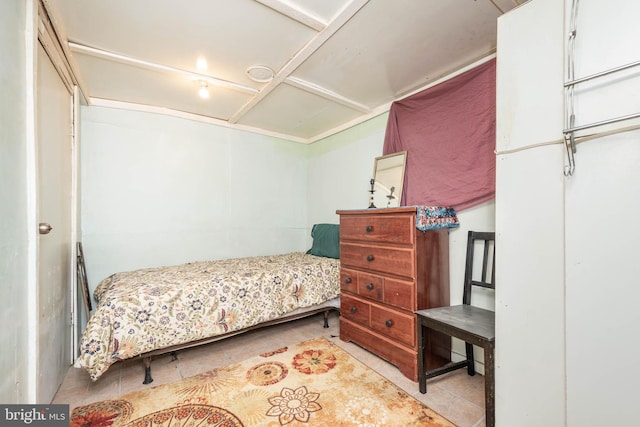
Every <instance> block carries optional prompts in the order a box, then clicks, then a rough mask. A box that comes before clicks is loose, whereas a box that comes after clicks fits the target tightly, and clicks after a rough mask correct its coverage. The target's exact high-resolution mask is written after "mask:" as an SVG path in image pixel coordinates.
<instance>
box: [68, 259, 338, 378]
mask: <svg viewBox="0 0 640 427" xmlns="http://www.w3.org/2000/svg"><path fill="white" fill-rule="evenodd" d="M339 294H340V261H339V260H337V259H333V258H324V257H318V256H314V255H307V254H305V253H303V252H293V253H289V254H284V255H274V256H260V257H249V258H236V259H227V260H218V261H206V262H193V263H188V264H183V265H177V266H172V267H161V268H150V269H144V270H136V271H131V272H126V273H116V274H114V275H112V276H110V277H108V278H106V279H105V280H103V281H102V282H101V283H100V284H99V285H98V287H97V288H96V290H95V292H94V297H95V298H96V300H97V301H98V306H97V308H96V310H95V312H94V314H93V315H92V316H91V319H90V320H89V322H88V324H87V327H86V329H85V331H84V333H83V335H82V339H81V342H80V353H81V354H80V359H79V363H80V366H82V367H83V368H84V369H85V370H86V371H87V372H88V373H89V375H90V376H91V379H92V380H94V381H95V380H96V379H98V378H99V377H100V375H102V374H103V373H104V372H105V371H106V370H107V369H108V368H109V366H111V365H112V364H113V363H115V362H117V361H119V360H124V359H128V358H131V357H133V356H137V355H139V354H142V353H146V352H149V351H152V350H156V349H161V348H166V347H170V346H173V345H178V344H184V343H188V342H192V341H196V340H199V339H204V338H209V337H212V336H215V335H221V334H224V333H227V332H232V331H237V330H240V329H243V328H246V327H249V326H253V325H257V324H259V323H262V322H265V321H269V320H273V319H276V318H278V317H280V316H282V315H284V314H286V313H288V312H291V311H293V310H296V309H298V308H301V307H308V306H312V305H315V304H320V303H323V302H325V301H328V300H330V299H333V298H335V297H337V296H338V295H339Z"/></svg>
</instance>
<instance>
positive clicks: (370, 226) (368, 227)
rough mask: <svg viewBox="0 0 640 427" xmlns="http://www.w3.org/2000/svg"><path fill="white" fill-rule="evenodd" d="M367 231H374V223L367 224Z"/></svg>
mask: <svg viewBox="0 0 640 427" xmlns="http://www.w3.org/2000/svg"><path fill="white" fill-rule="evenodd" d="M366 230H367V233H371V232H372V231H373V225H367V228H366Z"/></svg>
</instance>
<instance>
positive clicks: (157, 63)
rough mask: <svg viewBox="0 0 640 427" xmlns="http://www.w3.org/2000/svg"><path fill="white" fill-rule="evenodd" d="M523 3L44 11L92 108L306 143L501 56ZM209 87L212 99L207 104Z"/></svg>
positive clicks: (267, 1)
mask: <svg viewBox="0 0 640 427" xmlns="http://www.w3.org/2000/svg"><path fill="white" fill-rule="evenodd" d="M524 1H525V0H180V1H178V0H108V1H105V0H81V1H79V0H44V4H45V5H46V8H47V10H48V11H49V14H50V16H51V18H52V20H53V22H54V24H55V26H56V28H57V31H58V35H59V37H60V38H61V39H62V41H63V42H66V43H67V46H68V49H66V50H67V52H68V53H70V62H71V64H72V66H73V67H74V68H75V71H76V74H77V78H78V80H79V84H80V89H81V91H82V93H83V95H84V96H85V98H86V99H87V100H88V103H89V104H95V105H108V106H123V107H126V108H136V109H150V110H154V109H156V110H157V109H162V110H163V111H168V110H170V111H172V112H174V113H175V114H179V115H183V116H187V117H189V116H190V114H193V115H194V116H191V117H196V116H197V117H200V118H202V119H204V120H211V121H213V122H217V123H220V124H224V125H227V124H228V125H230V126H238V127H241V128H244V129H252V130H255V131H257V132H261V133H266V134H270V135H276V136H281V137H284V138H287V139H290V140H293V141H299V142H305V143H307V142H313V141H316V140H318V139H320V138H322V137H325V136H328V135H330V134H332V133H333V132H336V131H338V130H341V129H343V128H345V127H347V126H350V125H353V124H355V123H358V122H360V121H363V120H366V119H368V118H371V117H373V116H375V115H377V114H380V113H381V112H384V111H386V110H387V109H388V107H389V105H390V103H391V102H393V101H394V100H397V99H401V98H403V97H405V96H407V95H408V94H411V93H414V92H416V91H418V90H420V89H422V88H424V87H427V86H428V85H429V84H430V83H432V82H434V81H436V80H437V79H438V78H440V77H442V76H444V75H447V74H449V73H451V72H453V71H456V70H459V69H461V68H463V67H465V66H468V65H469V64H472V63H474V62H475V61H477V60H479V59H481V58H484V57H486V56H487V55H490V54H492V53H494V52H495V50H496V24H497V23H496V19H497V18H498V16H500V15H501V14H503V13H505V12H507V11H509V10H511V9H513V8H514V7H516V6H517V5H518V4H520V3H524ZM198 58H204V59H205V60H206V62H207V69H206V70H199V69H198V68H197V60H198ZM253 65H261V66H266V67H269V68H271V69H272V70H274V73H275V77H274V79H273V80H272V81H271V82H266V83H265V82H262V83H261V82H255V81H253V80H251V79H250V78H249V76H248V75H247V69H248V68H249V67H250V66H253ZM199 81H207V86H208V90H209V92H210V96H209V98H208V99H202V98H200V97H198V89H199V88H200V83H199ZM167 109H168V110H167Z"/></svg>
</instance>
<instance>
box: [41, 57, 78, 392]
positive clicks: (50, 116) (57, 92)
mask: <svg viewBox="0 0 640 427" xmlns="http://www.w3.org/2000/svg"><path fill="white" fill-rule="evenodd" d="M37 70H38V71H37V94H36V98H37V109H36V134H37V157H38V172H37V173H38V221H39V223H40V224H39V225H40V228H41V229H42V228H43V227H46V225H45V224H49V225H50V226H51V228H52V229H51V231H50V232H48V233H47V234H42V231H40V233H41V234H39V238H38V239H39V241H38V255H37V257H38V284H37V295H38V296H37V301H38V309H37V310H38V319H37V328H38V330H37V354H36V358H37V359H36V364H37V366H36V369H37V371H36V384H37V391H36V397H37V402H38V403H48V402H51V399H52V398H53V396H54V394H55V392H56V390H57V389H58V386H59V385H60V384H61V382H62V380H63V379H64V375H65V374H66V372H67V369H68V368H69V361H70V354H69V351H70V346H69V343H70V340H71V327H72V326H71V283H72V276H71V274H72V272H71V265H72V263H71V254H72V253H73V250H72V249H73V248H72V245H71V204H72V199H71V188H72V187H71V182H72V181H71V171H72V145H71V123H72V109H71V108H72V95H71V94H70V93H69V91H68V90H67V88H66V86H65V85H64V84H63V82H62V80H61V79H60V76H59V75H58V73H57V71H56V69H55V68H54V66H53V64H52V63H51V60H50V59H49V57H48V56H47V54H46V52H45V51H44V49H43V48H42V46H40V45H39V46H38V59H37ZM44 231H46V230H44Z"/></svg>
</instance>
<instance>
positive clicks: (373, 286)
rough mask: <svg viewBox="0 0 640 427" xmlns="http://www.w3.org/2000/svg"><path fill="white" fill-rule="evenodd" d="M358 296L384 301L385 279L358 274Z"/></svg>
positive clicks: (373, 275)
mask: <svg viewBox="0 0 640 427" xmlns="http://www.w3.org/2000/svg"><path fill="white" fill-rule="evenodd" d="M358 295H360V296H363V297H367V298H371V299H373V300H376V301H382V300H383V296H384V278H383V277H382V276H377V275H375V274H367V273H358Z"/></svg>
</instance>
